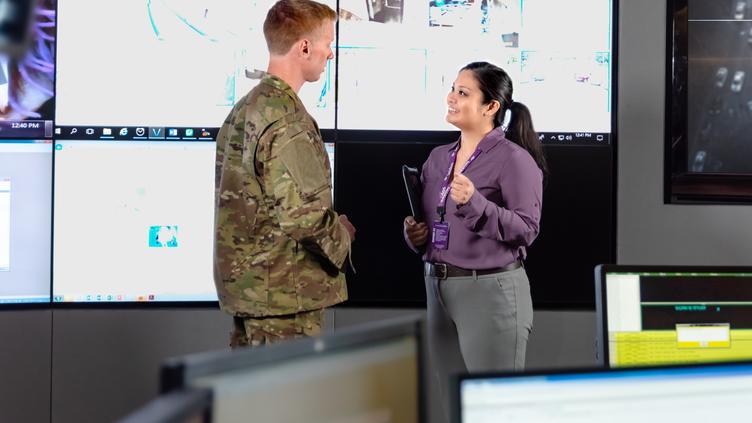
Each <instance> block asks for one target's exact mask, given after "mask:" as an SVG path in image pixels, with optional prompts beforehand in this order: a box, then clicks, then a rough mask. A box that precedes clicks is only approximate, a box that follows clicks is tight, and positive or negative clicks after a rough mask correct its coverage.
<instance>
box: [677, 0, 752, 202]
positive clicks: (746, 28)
mask: <svg viewBox="0 0 752 423" xmlns="http://www.w3.org/2000/svg"><path fill="white" fill-rule="evenodd" d="M750 18H752V5H750V4H749V2H747V1H740V0H728V1H715V2H709V1H701V0H668V2H667V25H666V27H667V34H666V106H665V107H666V129H665V130H666V134H665V157H664V159H665V166H664V201H665V203H679V204H752V160H750V158H752V143H750V142H749V136H748V134H749V133H750V130H752V84H750V83H749V76H752V75H749V74H750V72H752V64H750V63H749V61H748V58H749V57H750V54H752V32H750V31H752V21H750ZM745 81H747V83H746V84H745Z"/></svg>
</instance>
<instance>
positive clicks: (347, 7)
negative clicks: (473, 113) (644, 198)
mask: <svg viewBox="0 0 752 423" xmlns="http://www.w3.org/2000/svg"><path fill="white" fill-rule="evenodd" d="M613 3H614V2H613V1H612V0H580V1H576V2H565V1H558V0H496V1H472V0H431V1H427V2H417V1H412V0H341V1H340V2H339V7H340V23H339V44H338V49H339V71H338V90H339V91H338V100H337V102H338V103H337V119H338V120H337V127H338V129H379V130H439V131H440V130H454V129H455V128H454V127H452V126H451V125H449V124H448V123H447V122H446V121H445V119H444V116H445V114H446V96H447V94H448V93H449V91H450V90H451V87H452V84H453V82H454V80H455V78H456V77H457V73H458V72H459V70H460V69H461V68H462V67H463V66H465V65H467V64H468V63H470V62H474V61H488V62H491V63H493V64H496V65H498V66H500V67H502V68H503V69H505V70H506V71H507V73H508V74H509V75H510V77H511V78H512V81H513V83H514V95H513V99H514V100H515V101H520V102H522V103H525V104H526V105H527V106H528V107H529V108H530V110H531V111H532V116H533V119H534V124H535V128H536V130H537V131H538V132H539V133H540V134H545V135H546V136H545V137H544V138H542V141H544V142H564V143H567V142H569V143H573V142H576V141H580V142H587V141H593V142H594V143H601V144H603V143H608V139H609V135H610V133H611V130H612V127H611V121H612V119H611V112H612V109H611V106H612V96H613V94H614V93H613V91H612V83H613V76H612V70H613V68H612V57H613V52H612V41H613V36H614V34H613V17H614V10H613V9H614V4H613ZM559 134H561V135H562V137H561V139H559ZM552 137H553V138H552Z"/></svg>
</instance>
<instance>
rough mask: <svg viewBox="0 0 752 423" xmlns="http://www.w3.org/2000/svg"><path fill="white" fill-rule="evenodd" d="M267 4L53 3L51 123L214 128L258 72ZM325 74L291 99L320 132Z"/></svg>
mask: <svg viewBox="0 0 752 423" xmlns="http://www.w3.org/2000/svg"><path fill="white" fill-rule="evenodd" d="M273 3H274V1H273V0H262V1H251V0H231V1H221V2H218V1H209V0H190V1H185V0H148V1H140V2H136V1H121V0H101V1H96V2H91V1H86V0H60V1H59V6H58V10H59V14H60V17H61V18H60V20H59V22H58V32H57V36H58V71H57V102H58V103H57V115H56V123H57V125H68V126H70V125H92V126H162V127H164V126H175V127H218V126H220V125H221V124H222V122H223V121H224V119H225V117H226V116H227V114H228V113H229V112H230V110H231V108H232V106H233V105H234V104H235V103H236V102H237V101H238V100H239V99H240V98H241V97H242V96H244V95H245V94H246V93H247V92H248V91H249V90H250V89H251V88H252V87H254V86H255V85H256V84H257V83H258V80H256V79H249V78H248V77H247V76H246V71H249V72H253V71H254V70H256V69H260V70H266V65H267V61H268V57H269V53H268V51H267V48H266V41H265V40H264V35H263V31H262V26H263V22H264V19H265V17H266V13H267V11H268V9H269V8H270V7H271V5H272V4H273ZM324 3H326V2H324ZM329 3H330V4H329V5H330V6H331V7H332V8H334V7H336V4H335V3H334V2H333V1H330V2H329ZM334 70H335V63H334V61H330V62H329V64H328V65H327V67H326V69H325V70H324V72H323V73H322V75H321V78H320V79H319V80H318V81H317V82H316V83H310V84H305V85H304V86H303V88H302V89H301V91H300V93H299V95H300V97H301V99H302V100H303V103H304V104H305V105H306V108H307V110H308V112H309V113H310V114H311V115H312V116H313V117H314V118H315V119H316V120H317V121H318V124H319V126H320V127H321V128H333V127H334Z"/></svg>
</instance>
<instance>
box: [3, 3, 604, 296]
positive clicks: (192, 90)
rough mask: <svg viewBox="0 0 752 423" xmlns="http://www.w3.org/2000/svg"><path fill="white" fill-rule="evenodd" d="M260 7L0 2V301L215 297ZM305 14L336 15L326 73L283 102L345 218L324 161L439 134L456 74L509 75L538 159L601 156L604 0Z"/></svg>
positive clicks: (348, 208) (349, 191)
mask: <svg viewBox="0 0 752 423" xmlns="http://www.w3.org/2000/svg"><path fill="white" fill-rule="evenodd" d="M274 2H275V0H232V1H224V2H210V1H206V0H189V1H186V0H145V1H140V2H134V1H122V0H101V1H96V2H91V1H84V0H35V1H30V2H24V1H18V2H13V1H10V2H5V3H3V2H0V6H2V7H0V303H12V302H18V303H24V302H37V301H38V302H42V303H44V302H53V303H60V304H64V303H105V302H111V303H126V302H145V303H146V302H154V303H164V302H169V303H173V302H178V303H180V302H194V301H198V302H206V301H216V292H215V289H214V283H213V265H212V260H213V225H214V184H215V174H214V172H215V167H214V160H215V148H216V145H215V140H216V137H217V134H218V131H219V127H220V126H221V124H222V123H223V122H224V120H225V118H226V116H227V115H228V114H229V112H230V111H231V109H232V107H233V106H234V105H235V104H236V103H237V102H238V101H239V100H240V99H241V98H242V97H243V96H244V95H245V94H246V93H247V92H248V91H250V90H251V89H252V88H253V87H254V86H256V85H257V84H258V72H256V71H257V70H266V66H267V64H268V59H269V53H268V52H267V48H266V42H265V39H264V35H263V30H262V26H263V21H264V19H265V17H266V14H267V12H268V10H269V8H270V7H271V6H272V4H274ZM322 2H323V3H325V4H327V5H329V6H330V7H331V8H332V9H334V10H337V11H338V15H339V20H338V22H337V27H336V28H337V34H336V39H335V42H334V43H333V45H332V48H333V50H334V51H335V59H334V60H331V61H330V62H329V63H328V64H327V66H326V68H325V69H324V71H323V73H322V74H321V78H320V79H319V80H318V81H316V82H313V83H307V84H304V85H303V87H302V89H301V91H300V92H299V96H300V98H301V100H302V102H303V104H304V105H305V107H306V109H307V111H308V112H309V113H310V114H311V116H312V117H313V118H314V119H315V120H316V121H317V122H318V125H319V127H320V128H321V129H322V130H323V132H324V139H325V141H326V143H325V147H326V150H327V153H328V155H329V160H330V162H331V165H332V166H331V168H332V176H331V178H332V179H331V184H332V186H333V187H335V185H336V187H335V188H336V189H337V196H338V203H337V204H338V207H339V206H340V205H344V206H345V207H344V208H343V210H341V212H343V213H348V215H352V216H355V217H358V216H366V214H363V213H361V211H359V210H358V207H361V206H362V205H363V204H365V202H363V201H362V199H361V198H360V197H359V196H358V195H359V194H361V192H360V191H359V190H358V187H357V186H356V185H354V184H353V183H352V182H347V183H345V182H344V181H343V180H340V181H335V170H337V172H338V173H340V175H341V176H342V177H343V178H345V177H347V175H348V174H349V173H352V172H353V169H352V166H360V165H359V164H358V163H351V162H348V163H347V164H346V165H342V164H340V165H339V166H335V164H334V160H335V146H339V147H341V148H339V147H338V148H337V154H338V155H341V152H342V151H345V150H347V149H348V148H349V151H345V152H346V153H347V154H349V155H350V156H353V155H358V154H359V153H357V151H355V150H357V149H358V148H359V147H358V146H360V147H362V148H363V149H364V150H363V151H374V149H375V150H379V147H375V146H374V145H372V146H371V147H369V148H366V147H367V146H366V144H367V143H368V142H372V138H373V137H374V135H372V134H383V133H385V132H388V133H389V134H392V135H393V136H394V137H396V138H399V139H400V140H401V142H402V143H403V144H411V143H412V144H415V145H416V146H417V147H416V148H417V149H416V150H415V151H413V149H411V148H410V147H405V148H402V147H404V146H400V147H398V148H397V149H396V150H391V149H389V148H387V147H384V148H385V149H384V151H377V152H375V153H373V154H374V155H373V156H371V157H376V155H377V154H383V153H384V152H385V151H387V150H388V151H389V154H391V155H392V157H391V158H392V159H394V160H395V161H396V162H399V163H400V164H401V163H402V162H404V161H405V160H403V158H404V157H406V156H405V155H408V156H409V155H412V156H411V157H413V156H414V158H415V157H418V156H420V157H423V156H422V154H423V153H425V152H427V151H429V150H430V148H429V147H430V146H431V145H435V144H437V143H439V142H443V141H444V139H445V138H446V139H450V138H452V139H454V137H456V132H455V131H456V128H454V127H452V126H451V125H449V124H447V123H446V121H445V115H446V95H447V93H448V92H449V90H450V89H451V85H452V82H453V81H454V79H455V78H456V76H457V73H458V71H459V69H460V68H461V67H463V66H464V65H466V64H468V63H470V62H472V61H479V60H486V61H490V62H492V63H495V64H497V65H499V66H501V67H503V68H504V69H505V70H506V71H507V72H508V73H509V74H510V75H511V77H512V78H513V80H514V84H515V94H514V99H515V100H517V101H520V102H523V103H525V104H526V105H527V106H528V107H529V108H530V109H531V111H532V113H533V119H534V123H535V126H536V130H537V131H538V132H539V135H540V137H541V141H542V142H543V143H544V144H554V145H560V144H565V145H578V146H583V145H585V146H588V147H593V148H595V147H597V148H599V149H600V147H601V146H609V145H610V144H611V141H612V133H611V131H612V122H613V116H612V112H613V110H612V107H613V104H614V99H613V95H614V77H613V62H614V57H613V49H612V46H613V37H614V30H613V25H614V23H615V21H614V3H615V2H614V0H578V1H577V2H568V3H566V4H563V2H559V1H556V0H430V1H425V2H424V1H417V0H339V1H337V0H324V1H322ZM560 3H562V4H560ZM552 28H553V29H552ZM552 31H554V32H555V34H556V36H551V34H552ZM436 133H438V134H439V138H441V139H440V140H439V139H438V138H436V137H434V138H431V139H423V138H425V136H424V135H425V134H429V136H428V138H430V134H436ZM368 134H371V135H368ZM422 134H423V135H422ZM379 136H380V135H379ZM390 136H391V135H390ZM413 137H414V139H413ZM383 141H385V144H389V141H390V140H389V139H384V140H383ZM392 141H394V140H392ZM345 144H349V145H348V147H343V146H344V145H345ZM418 144H420V145H418ZM400 148H401V149H400ZM418 150H419V151H418ZM603 150H606V149H603ZM416 152H417V153H416ZM361 156H362V155H361ZM363 159H364V160H369V158H368V157H364V158H363ZM340 161H342V160H340ZM412 165H414V166H417V167H420V165H421V163H419V160H417V159H416V161H415V162H414V163H412ZM366 167H367V166H366ZM378 171H379V172H381V171H384V172H386V171H388V170H386V169H378ZM395 172H397V171H395ZM395 175H397V173H395ZM371 176H375V177H376V178H377V179H379V178H382V176H383V175H380V174H373V175H371ZM384 179H386V177H384V178H383V179H379V180H384ZM400 186H402V185H401V182H400ZM341 189H342V190H343V191H341ZM388 195H397V194H394V192H391V191H390V192H389V193H388ZM399 200H400V201H402V200H403V198H402V193H401V191H400V192H399ZM20 210H23V211H20ZM338 211H340V210H338ZM397 214H400V217H399V219H401V218H402V217H403V216H402V209H401V208H399V209H398V208H397V207H396V206H395V216H396V215H397ZM369 220H370V219H365V220H363V221H361V222H357V224H356V226H358V225H360V226H358V227H359V231H360V232H359V233H360V234H361V235H359V236H363V237H364V238H360V239H361V240H362V243H364V244H366V243H371V240H370V239H369V238H368V236H369V235H368V234H369V229H367V228H365V226H366V225H367V224H368V223H367V222H368V221H369ZM387 222H391V220H387ZM382 229H384V230H383V231H381V230H379V231H375V232H373V233H372V236H373V237H375V238H378V240H376V241H375V243H371V244H372V245H375V246H380V245H381V244H379V242H381V240H382V238H381V236H382V234H383V233H386V231H387V230H389V229H388V228H382ZM31 240H33V241H31ZM400 242H401V239H400ZM363 248H365V249H367V248H371V247H366V246H365V245H364V246H362V247H356V249H363ZM390 251H391V252H393V251H396V249H395V248H391V246H390ZM356 254H357V252H356ZM361 257H362V258H361V259H359V260H364V261H367V262H368V263H364V264H363V265H362V267H363V268H369V266H371V265H372V263H370V260H373V259H372V258H363V255H361ZM413 258H414V257H412V256H410V259H413ZM400 260H402V259H399V260H397V261H400ZM406 260H407V258H404V260H403V261H406ZM417 271H418V270H416V272H417ZM357 283H358V282H357V281H356V284H357ZM351 288H352V289H351V292H353V293H355V295H354V297H353V298H355V297H358V295H359V294H358V293H364V295H371V293H369V292H366V291H363V290H362V289H361V288H362V287H360V288H359V287H351ZM395 295H402V294H401V293H395ZM406 295H408V296H409V297H410V299H411V300H413V299H414V298H415V297H416V296H420V295H421V294H420V293H418V290H416V291H415V292H410V293H408V294H406ZM377 297H378V298H377V301H380V300H381V299H383V300H384V302H400V299H399V298H396V299H394V298H392V297H388V296H377ZM392 300H394V301H392Z"/></svg>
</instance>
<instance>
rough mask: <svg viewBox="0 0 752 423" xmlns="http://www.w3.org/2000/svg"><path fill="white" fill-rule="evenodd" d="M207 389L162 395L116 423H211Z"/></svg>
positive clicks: (209, 400)
mask: <svg viewBox="0 0 752 423" xmlns="http://www.w3.org/2000/svg"><path fill="white" fill-rule="evenodd" d="M211 404H212V393H211V390H209V389H184V390H176V391H172V392H169V393H167V394H163V395H160V396H158V397H157V398H154V399H153V400H151V401H149V402H148V403H146V404H145V405H144V406H142V407H140V408H138V409H136V410H134V411H133V412H132V413H129V414H128V415H127V416H125V417H123V418H122V419H120V420H118V421H117V423H211V421H212V418H211Z"/></svg>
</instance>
